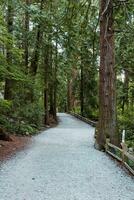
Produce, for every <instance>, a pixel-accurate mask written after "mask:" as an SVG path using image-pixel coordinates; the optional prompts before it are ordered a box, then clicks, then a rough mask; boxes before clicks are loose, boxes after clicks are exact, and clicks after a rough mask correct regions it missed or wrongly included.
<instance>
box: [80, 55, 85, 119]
mask: <svg viewBox="0 0 134 200" xmlns="http://www.w3.org/2000/svg"><path fill="white" fill-rule="evenodd" d="M80 107H81V115H82V116H83V115H84V69H83V58H82V55H81V81H80Z"/></svg>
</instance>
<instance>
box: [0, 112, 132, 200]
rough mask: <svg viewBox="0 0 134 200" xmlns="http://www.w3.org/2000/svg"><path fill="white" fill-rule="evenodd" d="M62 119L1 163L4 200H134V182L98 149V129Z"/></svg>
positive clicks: (1, 197)
mask: <svg viewBox="0 0 134 200" xmlns="http://www.w3.org/2000/svg"><path fill="white" fill-rule="evenodd" d="M59 119H60V121H59V124H58V125H57V126H56V127H54V128H51V129H47V130H45V131H43V132H42V133H41V134H39V135H36V136H35V137H33V139H32V142H30V144H29V145H28V146H27V148H25V149H24V150H23V151H20V152H19V153H17V154H16V155H15V156H13V157H12V158H11V159H9V160H7V161H5V162H2V163H0V200H93V199H94V200H134V179H133V178H132V177H131V176H129V175H128V174H127V173H126V172H125V171H124V170H122V169H121V168H120V167H119V166H118V164H117V162H115V161H114V160H112V159H111V158H110V157H109V156H107V155H106V154H105V153H104V152H100V151H97V150H96V149H95V148H94V128H93V127H91V126H90V125H88V124H86V123H84V122H82V121H80V120H78V119H76V118H74V117H72V116H70V115H68V114H59Z"/></svg>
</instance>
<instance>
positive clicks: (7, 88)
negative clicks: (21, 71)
mask: <svg viewBox="0 0 134 200" xmlns="http://www.w3.org/2000/svg"><path fill="white" fill-rule="evenodd" d="M13 15H14V8H13V2H12V1H9V0H8V5H7V29H8V33H9V34H10V37H11V43H10V44H9V45H8V47H7V64H8V70H9V71H10V68H11V66H12V62H13V60H12V46H13V44H12V42H13V19H14V18H13ZM12 87H13V80H11V79H10V78H6V80H5V93H4V98H5V99H6V100H10V99H12V98H13V95H12V89H13V88H12Z"/></svg>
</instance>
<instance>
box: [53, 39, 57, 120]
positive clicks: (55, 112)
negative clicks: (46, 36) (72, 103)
mask: <svg viewBox="0 0 134 200" xmlns="http://www.w3.org/2000/svg"><path fill="white" fill-rule="evenodd" d="M57 68H58V41H57V38H56V48H55V68H54V119H55V121H57Z"/></svg>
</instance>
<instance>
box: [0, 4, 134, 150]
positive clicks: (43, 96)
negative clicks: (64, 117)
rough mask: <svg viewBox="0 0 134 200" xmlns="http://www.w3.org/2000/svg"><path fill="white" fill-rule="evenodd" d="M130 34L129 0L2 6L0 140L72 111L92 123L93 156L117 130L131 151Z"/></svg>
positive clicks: (115, 139) (133, 50) (133, 77)
mask: <svg viewBox="0 0 134 200" xmlns="http://www.w3.org/2000/svg"><path fill="white" fill-rule="evenodd" d="M133 33H134V12H133V0H128V1H115V0H110V1H109V0H106V1H103V0H101V1H100V4H99V2H98V1H97V0H94V1H93V0H89V1H84V0H80V1H71V0H68V1H66V0H63V1H57V0H55V1H54V0H50V1H48V0H47V1H44V0H38V1H37V0H23V1H16V0H15V1H14V0H10V1H9V0H6V1H4V0H1V1H0V139H2V140H10V138H12V137H14V140H15V141H16V143H17V144H18V143H19V142H18V137H16V136H19V137H20V136H24V140H25V136H28V137H29V136H31V135H35V134H36V133H38V132H39V130H40V128H41V127H44V126H46V127H49V126H53V125H55V124H57V121H58V120H57V112H74V113H77V114H80V115H82V116H83V117H86V118H88V119H91V120H95V121H98V124H97V127H96V147H97V148H98V149H100V150H104V149H105V145H106V140H107V139H109V140H110V142H111V143H112V144H114V145H116V146H118V147H120V146H121V139H122V132H123V130H124V131H125V142H126V144H127V147H128V149H129V148H130V150H131V151H132V152H134V150H133V149H134V57H133V54H134V39H133ZM12 135H13V136H12ZM14 135H16V136H14ZM20 138H21V137H20ZM21 141H22V143H23V140H20V146H21ZM9 143H11V144H13V143H12V141H11V142H9ZM24 143H25V142H24ZM5 144H6V143H5ZM7 144H8V142H7ZM1 146H2V143H1ZM22 146H23V144H22ZM2 148H4V147H0V152H1V150H2ZM9 148H10V147H9Z"/></svg>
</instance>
